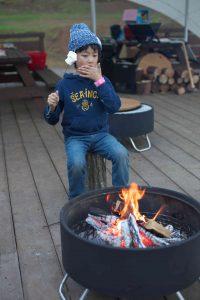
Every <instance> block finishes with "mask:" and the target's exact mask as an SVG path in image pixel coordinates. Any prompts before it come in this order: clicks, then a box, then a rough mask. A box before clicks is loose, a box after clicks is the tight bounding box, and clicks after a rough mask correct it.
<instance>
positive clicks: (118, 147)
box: [65, 133, 129, 199]
mask: <svg viewBox="0 0 200 300" xmlns="http://www.w3.org/2000/svg"><path fill="white" fill-rule="evenodd" d="M65 151H66V155H67V170H68V181H69V198H70V199H71V198H73V197H75V196H78V195H80V194H81V193H83V192H84V191H85V177H86V170H87V167H86V153H87V151H92V152H94V153H98V154H100V155H102V156H103V157H105V158H106V159H108V160H111V161H112V184H113V186H115V187H118V186H127V185H128V181H129V159H128V151H127V150H126V148H125V147H124V146H123V145H122V144H120V143H119V142H118V141H117V139H116V138H115V137H113V136H112V135H110V134H109V133H97V134H93V135H87V136H71V137H68V138H65Z"/></svg>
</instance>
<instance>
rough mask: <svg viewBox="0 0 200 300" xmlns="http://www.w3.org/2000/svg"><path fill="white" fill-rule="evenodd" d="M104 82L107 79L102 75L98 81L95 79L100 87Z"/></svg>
mask: <svg viewBox="0 0 200 300" xmlns="http://www.w3.org/2000/svg"><path fill="white" fill-rule="evenodd" d="M104 82H105V79H104V78H103V76H102V77H101V78H99V79H98V80H97V81H95V82H94V84H95V85H96V87H98V86H100V85H102V84H103V83H104Z"/></svg>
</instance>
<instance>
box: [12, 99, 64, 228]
mask: <svg viewBox="0 0 200 300" xmlns="http://www.w3.org/2000/svg"><path fill="white" fill-rule="evenodd" d="M13 107H14V112H15V115H16V120H17V124H18V127H19V130H20V134H21V137H22V142H23V145H24V149H25V151H26V155H27V158H28V161H29V164H30V168H31V172H32V175H33V178H34V181H35V184H36V187H37V191H38V193H39V198H40V199H41V203H42V207H43V210H44V214H45V218H46V220H47V223H48V225H49V224H52V223H56V222H58V221H59V213H60V207H62V206H63V205H64V203H65V198H66V191H65V188H64V186H63V185H62V182H61V180H60V177H59V176H58V174H57V172H56V169H55V166H54V165H53V162H52V160H51V157H50V156H49V153H48V152H47V148H46V147H45V145H44V143H43V140H42V139H41V136H40V133H39V132H38V130H37V128H36V126H35V124H34V123H33V121H32V119H31V116H30V114H29V112H28V111H27V109H26V107H25V105H24V102H23V101H21V103H18V104H16V103H15V102H13Z"/></svg>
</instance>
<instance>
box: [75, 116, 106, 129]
mask: <svg viewBox="0 0 200 300" xmlns="http://www.w3.org/2000/svg"><path fill="white" fill-rule="evenodd" d="M104 124H105V121H104V119H103V118H97V117H93V118H90V119H89V120H88V119H85V118H82V117H76V118H74V119H73V121H72V123H71V126H70V128H71V129H72V130H75V131H79V132H95V131H99V130H101V129H102V128H103V126H104Z"/></svg>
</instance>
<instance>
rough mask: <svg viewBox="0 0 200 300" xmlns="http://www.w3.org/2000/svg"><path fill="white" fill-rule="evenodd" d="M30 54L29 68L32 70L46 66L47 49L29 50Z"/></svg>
mask: <svg viewBox="0 0 200 300" xmlns="http://www.w3.org/2000/svg"><path fill="white" fill-rule="evenodd" d="M27 54H28V55H29V56H30V60H29V62H28V68H29V70H31V71H35V70H43V69H44V68H45V66H46V57H47V54H46V52H45V51H27Z"/></svg>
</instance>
